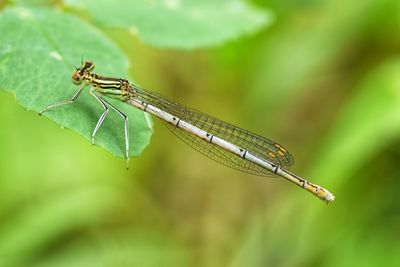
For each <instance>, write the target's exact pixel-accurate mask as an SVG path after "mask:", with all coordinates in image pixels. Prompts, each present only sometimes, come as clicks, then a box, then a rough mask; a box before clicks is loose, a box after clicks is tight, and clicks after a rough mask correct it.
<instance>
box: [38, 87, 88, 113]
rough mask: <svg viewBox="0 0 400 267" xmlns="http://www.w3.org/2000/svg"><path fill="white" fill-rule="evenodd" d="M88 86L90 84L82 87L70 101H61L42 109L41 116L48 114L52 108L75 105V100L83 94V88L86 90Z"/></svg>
mask: <svg viewBox="0 0 400 267" xmlns="http://www.w3.org/2000/svg"><path fill="white" fill-rule="evenodd" d="M87 85H88V83H85V84H84V85H82V86H81V87H80V88H79V89H78V91H76V93H75V94H74V95H73V96H72V98H71V99H69V100H68V99H67V100H63V101H61V102H58V103H54V104H51V105H48V106H47V107H45V108H44V109H42V110H41V111H40V112H39V115H42V114H43V113H44V112H46V111H47V110H49V109H52V108H56V107H59V106H63V105H68V104H72V103H74V102H75V100H76V99H78V97H79V95H80V94H81V92H82V90H83V88H85V87H86V86H87Z"/></svg>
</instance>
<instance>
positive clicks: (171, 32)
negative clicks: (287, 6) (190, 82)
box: [68, 0, 272, 49]
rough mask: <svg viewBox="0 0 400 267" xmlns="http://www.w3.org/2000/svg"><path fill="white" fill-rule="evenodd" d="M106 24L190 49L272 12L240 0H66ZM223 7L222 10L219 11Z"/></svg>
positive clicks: (248, 29) (234, 33) (256, 25)
mask: <svg viewBox="0 0 400 267" xmlns="http://www.w3.org/2000/svg"><path fill="white" fill-rule="evenodd" d="M68 3H70V4H71V5H76V6H79V7H81V8H83V9H85V11H87V12H88V13H90V14H91V16H93V17H94V19H95V20H96V22H98V23H99V24H101V25H102V26H106V27H122V28H126V29H129V30H130V31H131V33H133V34H135V35H136V34H137V35H138V36H139V38H140V39H141V40H142V41H143V42H144V43H146V44H149V45H153V46H156V47H160V48H174V49H193V48H201V47H205V46H211V45H216V44H222V43H224V42H226V41H227V40H231V39H234V38H238V37H239V36H241V35H243V34H245V33H253V32H256V31H258V30H260V29H261V28H262V27H264V26H265V25H267V24H270V23H271V20H272V16H271V14H270V13H267V12H266V11H265V10H260V9H256V8H254V7H252V6H250V5H248V4H247V3H246V2H245V1H242V0H234V1H232V0H219V1H213V0H206V1H205V0H203V1H181V0H166V1H165V0H153V1H130V0H119V1H118V3H116V2H115V1H113V0H103V1H97V0H79V1H76V0H68ZM221 10H223V12H221Z"/></svg>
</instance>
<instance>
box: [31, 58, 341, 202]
mask: <svg viewBox="0 0 400 267" xmlns="http://www.w3.org/2000/svg"><path fill="white" fill-rule="evenodd" d="M93 69H94V64H93V63H92V62H90V61H86V62H83V63H82V66H81V67H80V68H76V70H75V71H74V73H73V74H72V80H73V82H74V83H75V84H77V85H79V84H82V83H83V84H82V86H81V87H80V88H79V89H78V91H77V92H76V93H75V94H74V95H73V97H72V98H71V99H70V100H64V101H61V102H58V103H55V104H52V105H49V106H47V107H46V108H45V109H43V110H42V111H41V112H40V113H39V114H43V112H45V111H47V110H49V109H52V108H55V107H59V106H62V105H67V104H71V103H74V102H75V100H76V99H77V98H78V97H79V95H80V94H81V92H82V90H83V89H84V88H85V87H87V86H91V88H90V90H89V92H90V94H91V95H92V96H93V97H94V98H95V99H97V101H98V102H99V103H100V105H101V106H102V107H103V109H104V111H103V113H102V114H101V116H100V118H99V120H98V121H97V124H96V126H95V128H94V130H93V133H92V143H94V138H95V135H96V133H97V131H98V130H99V128H100V127H101V125H102V124H103V122H104V119H105V117H106V116H107V114H108V112H109V109H110V108H111V109H113V110H115V111H116V112H117V113H118V114H119V115H120V116H121V117H122V118H123V120H124V122H125V125H124V126H125V128H124V130H125V157H126V159H127V160H128V159H129V156H128V151H129V136H128V133H129V131H128V127H129V126H128V117H127V116H126V115H125V114H124V113H123V112H121V111H120V110H118V109H117V108H116V107H115V106H113V105H112V104H111V103H109V102H108V101H107V100H106V99H105V98H104V97H103V96H107V97H111V98H115V99H118V100H121V101H123V102H125V103H127V104H129V105H132V106H134V107H136V108H138V109H141V110H143V111H145V112H148V113H150V114H152V115H154V116H156V117H158V118H160V119H161V120H162V121H163V122H164V123H165V125H166V126H167V127H168V129H170V130H171V131H172V132H173V133H174V134H175V135H177V136H178V137H179V138H180V139H182V140H183V141H184V142H186V143H187V144H189V145H190V146H192V147H193V148H194V149H196V150H198V151H199V152H201V153H203V154H204V155H206V156H208V157H210V158H211V159H213V160H215V161H217V162H219V163H222V164H224V165H226V166H229V167H231V168H234V169H237V170H240V171H243V172H247V173H251V174H255V175H259V176H274V175H278V176H281V177H283V178H285V179H287V180H289V181H291V182H293V183H294V184H296V185H298V186H300V187H302V188H304V189H306V190H308V191H309V192H311V193H312V194H314V195H315V196H317V197H319V198H320V199H322V200H325V201H326V202H328V203H329V202H330V201H332V200H334V199H335V197H334V196H333V195H332V194H331V193H330V192H329V191H328V190H326V189H324V188H322V187H320V186H318V185H315V184H312V183H310V182H309V181H307V180H306V179H303V178H301V177H299V176H297V175H295V174H293V173H291V172H289V171H288V170H287V169H288V168H289V167H290V166H291V165H292V164H293V158H292V156H291V155H290V153H289V152H288V151H287V150H286V149H285V148H284V147H283V146H281V145H279V144H278V143H275V142H273V141H271V140H269V139H266V138H264V137H262V136H259V135H256V134H253V133H251V132H248V131H246V130H243V129H241V128H239V127H236V126H233V125H231V124H229V123H226V122H223V121H221V120H219V119H216V118H214V117H212V116H210V115H207V114H205V113H202V112H199V111H196V110H194V109H190V108H187V107H185V106H183V105H181V104H179V103H176V102H175V101H172V100H169V99H167V98H165V97H163V96H161V95H159V94H156V93H154V92H150V91H148V90H145V89H143V88H140V87H138V86H136V85H133V84H131V83H129V81H128V80H126V79H122V78H113V77H106V76H101V75H98V74H95V73H92V71H93Z"/></svg>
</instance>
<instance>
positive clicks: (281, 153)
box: [134, 87, 293, 176]
mask: <svg viewBox="0 0 400 267" xmlns="http://www.w3.org/2000/svg"><path fill="white" fill-rule="evenodd" d="M134 88H135V90H136V94H137V98H138V99H139V100H141V101H143V102H145V103H149V104H151V105H153V106H155V107H157V108H159V109H161V110H163V111H166V112H168V113H169V114H171V115H173V116H175V117H177V118H180V119H181V120H183V121H186V122H188V123H190V124H192V125H194V126H196V127H198V128H200V129H202V130H204V131H206V132H208V133H210V134H212V135H214V136H218V137H219V138H222V139H224V140H226V141H228V142H230V143H232V144H234V145H236V146H238V147H240V148H242V149H245V150H248V151H249V152H251V153H252V154H253V155H255V156H257V157H259V158H261V159H264V160H268V161H270V162H272V163H274V164H276V165H279V166H281V167H282V168H285V169H288V168H290V166H291V165H293V157H292V156H291V155H290V153H289V152H288V151H287V150H286V149H285V148H284V147H283V146H281V145H279V144H278V143H275V142H273V141H271V140H269V139H267V138H264V137H262V136H259V135H256V134H253V133H251V132H248V131H246V130H243V129H241V128H239V127H236V126H234V125H232V124H229V123H226V122H224V121H221V120H219V119H217V118H214V117H212V116H210V115H208V114H205V113H202V112H199V111H197V110H194V109H191V108H187V107H185V106H183V105H181V104H179V103H176V102H174V101H172V100H169V99H167V98H165V97H163V96H161V95H159V94H156V93H154V92H149V91H147V90H145V89H141V88H137V87H134ZM165 125H166V126H167V127H168V129H169V130H171V131H172V132H173V133H174V134H175V135H177V136H178V137H179V138H180V139H182V140H183V141H184V142H185V143H187V144H188V145H190V146H191V147H193V148H194V149H196V150H197V151H199V152H201V153H202V154H204V155H206V156H208V157H209V158H211V159H213V160H215V161H217V162H219V163H221V164H224V165H226V166H228V167H231V168H233V169H237V170H240V171H243V172H247V173H251V174H255V175H260V176H273V173H271V172H270V171H268V170H266V169H264V168H262V167H260V166H258V165H257V164H254V163H252V162H250V161H247V160H244V159H242V158H241V157H238V156H237V155H234V154H232V153H231V152H228V151H226V150H224V149H222V148H220V147H218V146H216V145H214V144H212V143H209V142H207V141H205V140H203V139H201V138H199V137H197V136H195V135H193V134H191V133H189V132H187V131H185V130H182V129H181V128H179V127H176V126H175V125H172V124H170V123H167V122H165Z"/></svg>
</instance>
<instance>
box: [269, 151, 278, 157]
mask: <svg viewBox="0 0 400 267" xmlns="http://www.w3.org/2000/svg"><path fill="white" fill-rule="evenodd" d="M268 156H270V157H271V158H275V157H276V155H275V154H274V153H272V152H268Z"/></svg>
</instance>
